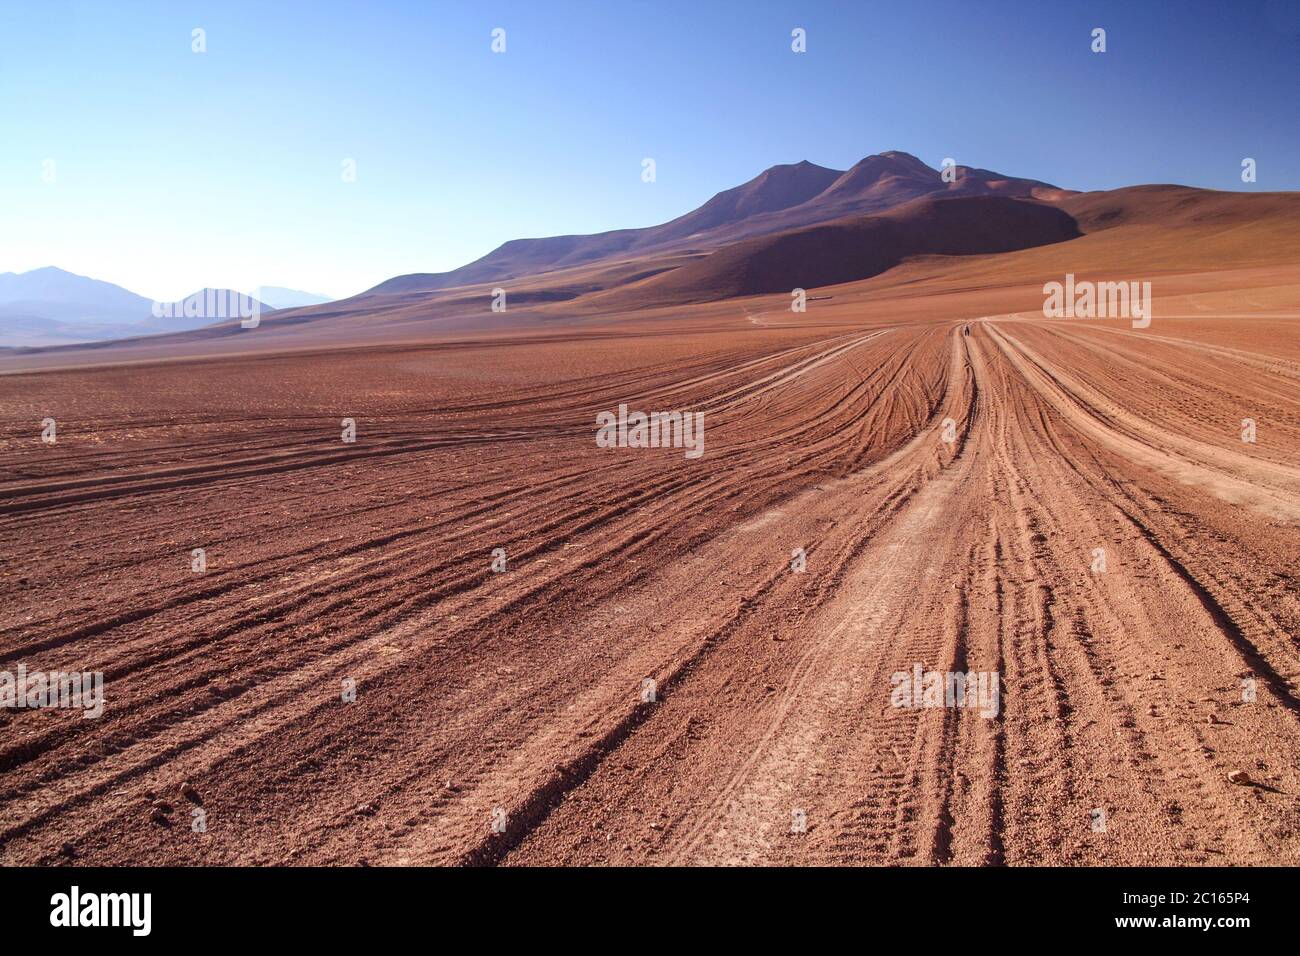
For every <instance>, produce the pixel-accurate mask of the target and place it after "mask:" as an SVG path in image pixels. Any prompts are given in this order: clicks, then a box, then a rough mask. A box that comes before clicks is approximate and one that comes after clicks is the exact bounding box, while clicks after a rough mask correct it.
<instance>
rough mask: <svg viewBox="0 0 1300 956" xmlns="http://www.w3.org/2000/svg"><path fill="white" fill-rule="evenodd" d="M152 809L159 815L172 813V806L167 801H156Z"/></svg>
mask: <svg viewBox="0 0 1300 956" xmlns="http://www.w3.org/2000/svg"><path fill="white" fill-rule="evenodd" d="M152 807H153V809H154V810H156V811H158V812H159V813H171V812H172V805H171V804H170V803H168V802H167V801H166V800H155V801H154V802H153V804H152Z"/></svg>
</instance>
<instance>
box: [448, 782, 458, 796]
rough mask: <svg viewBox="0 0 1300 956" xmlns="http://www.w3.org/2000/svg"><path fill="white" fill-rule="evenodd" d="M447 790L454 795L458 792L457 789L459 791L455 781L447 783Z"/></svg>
mask: <svg viewBox="0 0 1300 956" xmlns="http://www.w3.org/2000/svg"><path fill="white" fill-rule="evenodd" d="M446 788H447V789H448V790H450V791H451V792H452V793H455V792H456V789H457V788H456V781H455V780H448V781H447V784H446Z"/></svg>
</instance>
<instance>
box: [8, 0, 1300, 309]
mask: <svg viewBox="0 0 1300 956" xmlns="http://www.w3.org/2000/svg"><path fill="white" fill-rule="evenodd" d="M196 27H201V28H203V29H204V30H205V31H206V43H207V52H206V53H202V54H199V53H194V52H192V50H191V46H192V39H191V36H192V30H193V29H194V28H196ZM496 27H501V28H504V29H505V31H506V52H505V53H502V54H495V53H493V52H492V50H491V31H492V30H493V28H496ZM795 27H803V28H804V29H805V30H806V31H807V52H806V53H804V54H796V53H793V52H792V51H791V49H790V43H791V39H790V31H791V30H792V29H793V28H795ZM1094 27H1103V28H1105V29H1106V31H1107V37H1106V40H1107V52H1106V53H1104V54H1094V53H1093V52H1091V49H1090V44H1091V36H1090V34H1091V31H1092V29H1093V28H1094ZM887 149H901V150H906V151H908V152H911V153H914V154H916V155H917V156H919V157H920V158H922V159H923V160H925V161H926V162H928V163H929V164H930V165H932V166H937V165H938V164H939V163H940V162H941V160H942V159H943V158H944V157H946V156H951V157H954V158H955V159H956V160H957V161H958V162H959V163H963V164H968V165H973V166H982V167H985V168H990V169H996V170H998V171H1001V172H1005V173H1009V174H1013V175H1018V176H1028V177H1033V178H1037V179H1043V180H1047V181H1049V182H1053V183H1056V184H1058V185H1061V186H1066V187H1072V188H1076V189H1102V188H1111V187H1116V186H1125V185H1132V184H1135V183H1143V182H1180V183H1187V184H1190V185H1196V186H1206V187H1215V188H1224V189H1261V190H1262V189H1297V188H1300V0H1258V2H1254V0H1224V2H1222V3H1207V2H1194V0H1187V2H1176V0H1165V2H1161V0H1123V2H1119V3H1113V4H1112V3H1073V4H1068V5H1067V4H1065V3H1061V2H1056V0H1026V2H1009V0H1008V2H1000V0H979V2H974V0H966V2H946V0H924V2H920V0H892V2H888V3H879V2H873V0H856V2H838V3H831V2H826V3H814V2H770V3H764V2H761V0H744V2H734V3H732V2H724V0H690V2H670V0H659V2H631V0H607V2H596V0H593V2H577V0H570V2H562V0H554V2H550V0H527V2H521V3H491V2H453V0H410V2H399V0H387V2H385V0H367V2H357V3H351V2H334V0H311V2H291V0H256V2H244V0H220V2H216V0H214V2H205V3H200V2H184V0H166V2H156V3H153V2H137V0H111V2H110V0H90V2H69V0H0V272H4V271H24V270H26V269H30V268H35V267H38V266H43V265H57V266H60V267H62V268H66V269H69V270H71V271H74V272H79V273H82V274H86V275H91V276H93V277H95V278H101V279H107V280H109V281H112V282H116V283H118V284H120V285H124V286H126V287H127V288H129V289H131V290H132V291H135V292H139V293H140V294H142V295H145V296H148V297H151V298H162V299H175V298H179V297H180V296H183V295H186V294H188V293H190V292H192V291H194V290H196V289H198V288H200V287H202V286H227V287H234V288H243V289H249V288H253V287H256V286H259V285H264V284H265V285H281V286H289V287H293V288H299V289H304V290H306V291H311V292H319V293H323V294H327V295H333V296H343V295H350V294H352V293H355V292H358V291H361V290H363V289H365V288H368V287H369V286H371V285H373V284H375V283H377V282H379V281H381V280H383V279H385V278H388V277H390V276H393V275H398V274H401V273H405V272H429V271H442V270H445V269H449V268H454V267H455V266H458V265H462V264H464V263H466V262H468V261H470V260H472V259H475V258H477V257H478V256H481V255H483V254H484V253H487V252H489V251H490V250H491V249H493V248H494V247H496V246H497V245H499V244H500V243H501V242H503V241H505V240H507V239H511V238H520V237H528V236H546V235H557V234H562V233H570V232H594V231H599V230H602V229H610V228H621V227H629V226H645V225H651V224H654V223H658V222H663V221H665V220H668V219H671V218H673V217H674V216H677V215H679V214H681V213H683V212H686V211H688V210H689V209H692V208H694V207H695V206H698V205H699V204H700V203H702V202H704V201H705V200H707V199H708V198H709V197H710V196H711V195H713V194H714V193H715V192H718V191H719V190H722V189H726V188H729V187H731V186H734V185H737V184H739V183H741V182H743V181H744V180H746V179H749V178H751V177H752V176H754V175H756V174H757V173H759V172H760V171H761V170H763V169H764V168H765V167H767V166H770V165H772V164H774V163H783V162H795V161H798V160H801V159H808V160H811V161H812V162H815V163H820V164H822V165H825V166H832V167H836V168H845V167H847V166H849V165H851V164H852V163H854V162H856V161H857V160H858V159H860V158H862V157H863V156H865V155H868V154H870V153H876V152H881V151H883V150H887ZM646 157H651V158H653V159H654V160H655V162H656V172H657V180H656V181H655V182H654V183H646V182H643V181H642V178H641V169H642V166H641V161H642V159H643V158H646ZM1244 157H1252V158H1254V159H1255V160H1256V161H1257V163H1258V182H1257V183H1255V184H1254V185H1247V184H1243V183H1242V182H1241V179H1240V170H1241V160H1242V159H1243V158H1244ZM348 159H351V160H355V162H356V180H355V182H345V181H344V177H343V163H344V161H345V160H348ZM47 160H53V167H52V171H53V181H52V182H47V181H46V179H47V178H48V177H47V175H46V173H47V171H48V170H50V169H51V167H49V166H47V165H46V161H47Z"/></svg>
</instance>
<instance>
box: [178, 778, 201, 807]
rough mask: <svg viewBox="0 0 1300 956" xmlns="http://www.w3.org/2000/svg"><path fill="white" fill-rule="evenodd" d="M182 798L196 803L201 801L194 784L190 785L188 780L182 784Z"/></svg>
mask: <svg viewBox="0 0 1300 956" xmlns="http://www.w3.org/2000/svg"><path fill="white" fill-rule="evenodd" d="M181 796H182V797H184V798H185V799H186V800H193V801H195V802H196V803H197V802H198V800H199V792H198V791H197V790H195V789H194V784H192V783H190V782H189V781H188V780H186V781H185V782H184V783H183V784H181Z"/></svg>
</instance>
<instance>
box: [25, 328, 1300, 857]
mask: <svg viewBox="0 0 1300 956" xmlns="http://www.w3.org/2000/svg"><path fill="white" fill-rule="evenodd" d="M769 318H770V317H769ZM1227 321H1233V322H1237V323H1241V322H1249V321H1251V320H1248V319H1234V320H1216V319H1213V318H1197V319H1186V320H1170V321H1169V322H1167V323H1165V324H1164V325H1163V326H1162V327H1161V328H1159V329H1153V330H1152V332H1151V333H1149V334H1142V333H1140V332H1136V331H1131V330H1128V329H1126V328H1125V327H1123V326H1121V325H1120V324H1118V323H1112V324H1104V323H1069V322H1056V323H1048V322H1043V321H1026V320H1020V319H1017V318H1014V317H1011V316H1007V317H1000V318H994V319H986V318H984V317H981V316H978V315H971V316H967V317H963V318H962V319H961V320H956V321H949V320H943V321H937V320H936V321H930V322H919V321H918V322H911V321H899V322H895V323H867V324H863V323H855V322H854V321H853V320H852V318H851V316H847V315H845V316H842V317H841V318H840V319H839V320H837V321H836V322H834V323H829V322H828V323H826V324H824V325H820V326H819V325H811V324H810V325H808V326H805V327H799V328H786V327H782V326H781V325H779V324H778V323H776V322H775V321H774V322H773V323H772V324H771V325H767V326H759V325H758V324H757V323H754V322H751V321H749V320H747V318H746V316H745V315H744V314H743V313H741V314H739V315H738V317H737V319H736V323H735V327H731V328H716V329H715V328H712V327H710V326H709V325H708V323H704V324H702V325H701V326H699V327H695V328H691V329H685V330H681V329H678V330H670V331H660V330H656V329H653V328H643V329H639V330H636V331H630V332H628V333H626V334H623V335H615V334H610V335H604V336H602V335H591V334H586V335H581V336H579V335H574V336H573V337H566V336H565V335H564V334H560V333H557V334H556V335H555V336H554V337H552V338H550V339H545V340H538V339H531V340H529V341H526V342H518V343H513V342H511V341H509V340H502V341H494V342H487V343H478V344H475V343H458V344H446V345H430V346H427V347H416V346H392V347H376V348H371V349H357V350H351V351H340V352H332V353H321V354H317V355H297V356H267V357H261V358H253V359H249V358H243V359H240V360H237V361H236V360H210V361H205V362H201V363H190V364H186V363H173V364H157V365H148V366H140V367H125V368H104V369H91V370H82V371H64V372H56V371H51V372H42V373H39V374H34V375H21V376H5V377H0V405H2V407H3V408H4V409H5V413H4V420H3V422H0V522H2V523H3V530H0V560H2V561H3V564H2V565H0V596H2V597H3V601H2V602H0V670H9V671H12V670H14V669H15V668H16V667H17V666H18V665H19V664H20V663H21V664H23V665H24V666H25V667H26V668H27V669H28V670H29V671H36V670H46V671H52V670H74V669H75V670H79V671H102V672H103V673H104V681H105V698H106V699H105V709H104V714H103V716H102V717H100V718H97V719H83V718H82V717H81V716H80V714H78V713H76V712H71V711H50V710H42V711H32V710H0V771H2V773H0V862H4V863H6V864H14V863H35V862H59V861H63V862H67V861H73V862H84V863H149V864H157V863H180V864H214V863H258V864H310V863H340V864H357V863H362V862H364V863H368V864H375V865H382V864H402V863H410V864H471V863H473V864H538V863H548V864H554V863H589V864H603V863H635V864H644V863H650V864H743V863H821V864H840V863H871V864H885V863H913V864H946V863H955V864H1002V863H1005V864H1016V865H1032V864H1046V863H1081V864H1098V863H1112V864H1117V863H1138V864H1155V863H1175V864H1178V863H1186V864H1211V863H1240V864H1284V863H1285V864H1295V863H1297V862H1300V829H1298V828H1300V765H1298V758H1300V694H1298V693H1297V684H1296V682H1297V679H1298V678H1300V645H1298V643H1297V634H1300V584H1297V579H1296V575H1295V568H1296V567H1297V564H1300V537H1298V536H1297V531H1296V528H1297V520H1300V441H1298V440H1297V439H1300V414H1298V413H1300V384H1298V382H1297V380H1298V379H1300V351H1298V350H1297V348H1296V343H1295V338H1294V333H1291V334H1290V337H1289V338H1285V339H1283V340H1281V341H1280V342H1279V340H1277V339H1268V338H1264V339H1261V340H1259V341H1258V342H1257V343H1256V342H1255V340H1252V339H1250V338H1249V337H1245V336H1238V337H1236V338H1234V339H1233V342H1234V343H1235V344H1232V345H1228V344H1224V343H1223V341H1222V340H1221V338H1220V337H1218V334H1217V333H1218V330H1219V327H1220V325H1222V324H1223V323H1224V322H1227ZM741 327H743V328H741ZM737 329H740V331H737ZM620 403H627V404H629V405H630V406H631V407H633V408H635V409H640V410H644V411H647V412H649V411H659V410H690V411H701V412H704V414H705V421H706V442H705V452H704V454H703V455H702V456H701V457H699V458H698V459H692V458H689V457H687V456H686V455H684V454H683V451H682V449H680V448H656V449H636V448H599V447H597V446H596V443H595V441H594V440H593V439H594V434H595V424H594V422H595V416H596V414H597V413H598V412H601V411H605V410H614V409H617V407H618V406H619V404H620ZM46 416H50V417H53V418H55V419H56V420H57V421H58V423H59V431H58V442H57V444H55V445H47V444H43V443H42V442H41V441H40V428H39V422H40V421H41V420H42V419H43V418H45V417H46ZM344 418H351V419H353V420H354V422H355V425H356V441H355V442H353V443H348V442H344V441H343V440H342V439H341V431H342V420H343V419H344ZM1247 418H1249V419H1251V420H1252V421H1253V422H1255V423H1256V427H1257V437H1256V441H1254V442H1245V441H1243V440H1242V429H1243V426H1242V420H1243V419H1247ZM195 548H203V549H204V552H205V560H206V570H205V571H203V572H201V573H199V572H195V571H193V570H192V551H193V549H195ZM495 549H503V551H504V555H503V556H502V555H501V554H500V552H497V553H496V554H495V555H494V551H495ZM502 560H504V570H494V562H495V563H496V566H497V568H498V569H500V568H501V561H502ZM918 665H919V667H920V669H921V671H922V672H923V673H924V672H937V673H939V674H940V675H948V674H952V673H957V672H960V673H964V674H972V675H977V674H978V675H985V676H986V677H987V678H989V679H992V680H995V681H996V690H997V693H996V703H994V702H993V700H990V699H989V698H988V697H987V696H986V697H985V698H984V700H983V706H982V707H981V706H976V705H975V704H976V702H975V701H973V700H972V701H968V705H967V706H934V707H931V706H901V705H898V701H897V698H896V696H895V690H896V688H897V687H898V685H899V679H898V678H897V676H896V675H907V676H908V677H909V678H910V676H911V675H912V674H913V673H914V672H915V669H916V668H917V666H918ZM994 675H996V676H994ZM349 687H354V688H355V700H354V701H349V700H346V699H345V697H347V696H348V688H349ZM986 689H987V687H986ZM914 703H917V704H919V703H920V701H914ZM1238 771H1244V772H1245V773H1246V775H1247V777H1248V779H1249V782H1247V783H1234V782H1231V781H1230V780H1229V774H1233V773H1235V772H1238ZM182 782H188V783H190V784H191V785H192V787H193V788H194V793H193V794H192V795H191V796H190V797H188V798H187V797H184V796H181V795H180V794H179V792H178V787H179V786H180V784H181V783H182ZM157 801H162V802H165V803H167V804H168V805H169V809H168V810H166V811H165V812H164V813H163V814H162V816H163V819H161V820H158V821H155V820H151V819H150V812H151V806H152V804H153V803H155V802H157ZM199 810H201V811H202V813H201V814H196V811H199ZM199 817H201V818H202V819H203V822H204V827H205V829H204V831H203V832H195V829H194V825H193V821H194V820H195V819H197V818H199Z"/></svg>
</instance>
